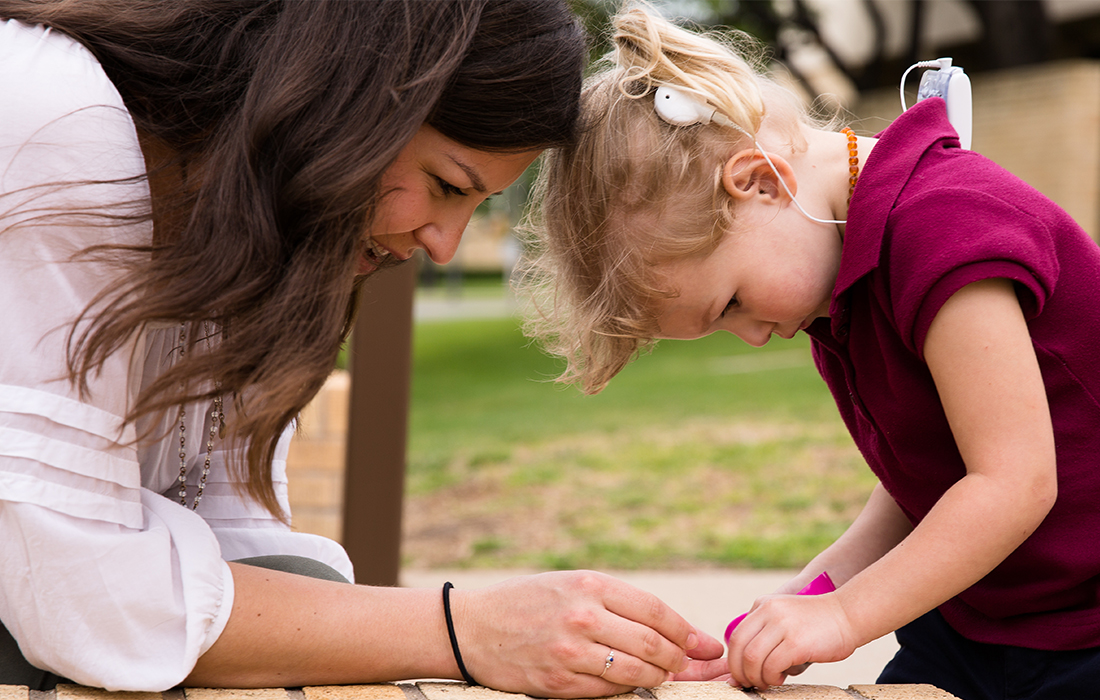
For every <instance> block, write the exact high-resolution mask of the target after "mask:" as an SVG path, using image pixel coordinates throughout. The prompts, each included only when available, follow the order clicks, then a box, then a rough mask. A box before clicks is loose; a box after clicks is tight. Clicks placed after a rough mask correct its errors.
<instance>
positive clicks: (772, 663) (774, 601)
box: [729, 593, 857, 688]
mask: <svg viewBox="0 0 1100 700" xmlns="http://www.w3.org/2000/svg"><path fill="white" fill-rule="evenodd" d="M855 639H856V635H855V634H853V632H852V629H851V625H850V623H849V621H848V618H847V616H846V615H845V613H844V609H843V607H842V606H841V605H840V601H839V600H838V599H837V596H836V595H835V594H831V593H830V594H826V595H820V596H793V595H779V596H765V597H763V598H760V599H759V600H757V601H756V604H755V605H753V609H752V611H751V612H750V613H749V615H748V617H746V618H745V619H744V620H742V622H741V624H739V625H738V626H737V629H736V630H735V631H734V633H733V635H732V636H731V637H730V640H729V670H730V682H731V683H733V684H734V685H738V686H741V687H744V688H748V687H766V686H769V685H779V684H781V683H783V681H784V680H786V678H787V676H788V675H789V673H791V672H794V671H795V667H800V666H804V665H805V664H809V663H815V662H824V661H840V660H841V659H845V658H847V657H848V656H850V655H851V654H852V652H853V651H855V649H856V646H857V645H856V642H855Z"/></svg>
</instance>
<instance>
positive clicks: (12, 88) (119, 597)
mask: <svg viewBox="0 0 1100 700" xmlns="http://www.w3.org/2000/svg"><path fill="white" fill-rule="evenodd" d="M144 172H145V165H144V161H143V159H142V155H141V150H140V147H139V145H138V141H137V135H136V133H135V130H134V125H133V122H132V120H131V118H130V115H129V113H128V112H127V111H126V108H125V106H124V105H123V102H122V99H121V97H120V96H119V94H118V92H117V91H116V89H115V87H114V86H113V85H112V84H111V82H110V81H109V80H108V78H107V76H106V75H105V73H104V72H103V70H102V68H101V67H100V66H99V64H98V63H97V62H96V60H95V59H94V58H93V57H92V55H91V54H90V53H89V52H88V51H87V50H86V49H84V48H83V47H82V46H81V45H80V44H78V43H76V42H74V41H73V40H71V39H69V38H68V37H66V36H64V35H62V34H60V33H58V32H53V31H51V30H49V29H45V28H42V27H30V26H27V25H25V24H21V23H18V22H15V21H7V22H3V21H0V621H2V622H3V624H4V626H5V627H7V629H8V630H9V631H10V632H11V634H12V635H13V636H14V637H15V639H16V640H17V641H18V642H19V645H20V648H21V649H22V651H23V653H24V655H25V656H26V657H27V659H28V660H29V661H30V662H31V663H32V664H34V665H35V666H38V667H39V668H43V669H46V670H49V671H52V672H54V673H56V674H58V675H61V676H64V677H66V678H70V679H72V680H74V681H77V682H79V683H83V684H86V685H91V686H97V687H103V688H107V689H109V690H146V691H159V690H165V689H168V688H171V687H173V686H175V685H178V684H179V683H180V682H181V681H183V679H184V678H185V677H186V676H187V675H188V674H189V673H190V671H191V669H192V668H193V667H194V665H195V662H196V660H197V659H198V657H199V656H200V655H201V654H202V653H203V652H205V651H206V650H207V649H209V648H210V646H211V645H212V644H213V643H214V641H215V640H217V638H218V635H219V634H221V632H222V630H223V629H224V627H225V624H226V621H227V619H228V617H229V614H230V611H231V610H232V606H233V579H232V576H231V573H230V570H229V567H228V566H227V565H226V563H225V562H226V561H228V560H233V559H238V558H242V557H248V556H257V555H264V554H297V555H301V556H307V557H311V558H314V559H317V560H319V561H322V562H325V563H327V564H329V565H330V566H333V567H334V568H336V569H337V570H338V571H340V572H341V573H342V574H343V575H345V576H346V577H348V578H349V579H352V578H353V574H352V569H351V563H350V561H349V560H348V557H347V555H346V553H345V552H344V550H343V549H342V548H341V547H340V546H339V545H337V544H336V543H335V542H332V541H331V540H327V539H324V538H321V537H317V536H314V535H308V534H304V533H295V532H292V531H291V530H290V529H289V528H288V527H287V526H285V525H283V524H282V523H280V522H279V521H278V520H276V519H275V518H273V517H272V516H271V515H270V514H269V513H268V512H267V511H266V510H264V509H263V508H262V507H260V506H259V505H257V504H255V503H254V502H251V501H249V500H247V499H243V498H241V497H239V496H238V494H237V492H236V490H235V489H234V484H233V481H232V477H231V473H230V471H229V470H228V469H227V468H226V455H225V454H223V453H221V452H219V451H218V450H217V447H216V443H215V450H214V452H213V455H212V459H211V464H210V474H209V477H208V479H207V483H206V487H205V491H204V494H203V497H202V501H201V503H200V504H199V506H198V510H197V511H194V512H193V511H192V510H191V509H190V508H189V507H188V508H183V507H181V506H180V503H179V496H178V495H177V492H178V490H179V488H178V484H177V478H178V475H179V458H178V456H177V453H178V451H179V433H178V427H176V428H175V429H173V424H174V423H175V421H176V416H175V415H172V416H167V417H166V418H165V422H164V425H162V426H159V427H158V429H156V430H154V431H153V432H152V433H151V434H152V435H155V436H157V437H158V438H159V437H160V436H164V437H163V439H159V441H155V442H152V443H145V442H141V443H137V444H135V441H134V437H135V436H136V435H137V434H138V432H137V429H136V428H135V427H134V426H132V425H128V426H123V423H122V416H124V415H126V413H127V407H128V406H130V405H132V402H133V401H134V399H135V397H136V396H137V394H138V392H139V391H140V389H141V387H142V386H143V385H145V384H147V383H148V382H150V381H152V380H153V379H154V378H155V377H156V376H157V375H158V374H159V373H160V372H162V371H163V370H164V369H165V368H166V367H168V366H170V364H171V362H172V359H173V357H174V353H173V350H174V349H175V348H176V346H177V344H178V342H177V341H178V327H175V326H173V327H164V328H155V329H151V330H149V331H147V332H145V333H144V334H142V335H141V336H140V337H137V338H135V339H134V340H133V341H131V342H130V343H128V344H127V345H125V346H124V347H123V348H121V349H120V350H119V351H117V352H115V353H114V354H113V355H112V356H111V357H110V358H109V359H108V360H107V361H106V362H105V363H104V365H103V367H102V371H100V372H99V373H92V374H91V375H90V376H89V385H88V392H87V394H86V395H84V396H81V395H80V392H79V391H78V390H77V389H76V388H74V387H73V386H72V385H71V384H70V383H69V381H68V380H67V379H66V378H65V377H66V348H67V346H68V333H69V332H70V330H71V329H72V324H73V322H74V320H75V319H76V318H77V316H78V315H79V314H80V313H81V312H82V311H83V310H84V309H85V307H86V306H87V305H88V304H89V303H90V302H91V301H92V300H93V299H95V298H96V296H97V295H98V294H99V293H100V292H102V291H104V290H112V289H114V288H115V287H116V286H117V272H116V271H115V270H113V269H112V268H111V267H110V266H109V265H108V264H107V263H105V262H102V261H100V262H93V261H87V260H84V261H80V262H76V261H73V260H71V259H70V258H71V256H72V255H73V254H74V253H76V252H78V251H80V250H82V249H84V248H85V247H87V246H89V245H92V244H96V243H104V242H114V243H120V242H123V243H124V242H143V241H148V240H149V238H150V236H151V232H152V229H151V226H150V225H149V224H148V223H145V224H141V225H129V226H104V225H103V223H102V219H100V220H96V218H95V217H94V216H92V217H89V216H84V217H81V216H79V215H77V214H73V212H89V213H94V212H96V211H103V210H104V208H105V206H106V205H108V204H110V203H117V202H122V201H131V202H134V201H136V202H140V203H143V204H145V205H147V200H148V196H149V194H148V188H147V185H146V184H145V182H144V181H142V180H140V179H139V180H137V181H134V182H132V183H131V184H126V185H120V184H110V185H96V184H80V185H73V184H66V183H88V182H94V181H100V182H102V181H107V180H117V179H119V178H133V177H136V176H140V175H142V174H143V173H144ZM59 213H65V214H64V215H63V216H61V215H59ZM209 412H210V407H209V406H188V407H187V411H186V415H187V417H188V424H187V430H186V434H187V435H188V436H189V440H188V444H187V450H186V452H187V460H188V466H189V468H188V482H189V488H188V505H190V503H191V501H192V500H193V498H194V494H195V491H196V482H197V480H198V478H199V475H200V474H201V472H202V468H203V462H204V459H205V453H206V450H205V435H206V432H207V430H208V426H209ZM230 419H231V418H230ZM141 427H142V428H143V427H144V426H141ZM290 434H291V433H290V431H289V430H288V432H287V433H286V434H285V435H284V436H283V439H282V441H281V442H280V446H279V450H278V453H277V455H276V459H275V461H274V462H273V464H272V475H273V480H274V482H275V488H276V493H277V495H278V497H279V501H280V503H281V504H282V505H283V508H284V510H286V512H288V513H289V508H288V506H287V499H286V464H285V456H286V452H287V447H288V445H289V441H290Z"/></svg>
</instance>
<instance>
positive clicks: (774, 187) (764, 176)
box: [722, 148, 798, 202]
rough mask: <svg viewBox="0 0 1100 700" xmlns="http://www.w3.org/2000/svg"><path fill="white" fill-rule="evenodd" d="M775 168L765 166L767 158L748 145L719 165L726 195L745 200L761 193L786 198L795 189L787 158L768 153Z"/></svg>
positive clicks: (785, 199)
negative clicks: (780, 177)
mask: <svg viewBox="0 0 1100 700" xmlns="http://www.w3.org/2000/svg"><path fill="white" fill-rule="evenodd" d="M768 157H769V158H771V160H772V163H774V164H775V170H772V166H771V165H768V161H767V160H765V158H764V156H763V155H761V153H760V151H758V150H756V149H754V148H750V149H745V150H743V151H741V152H739V153H735V154H733V155H732V156H730V158H729V160H727V161H726V163H725V165H723V166H722V186H723V187H724V188H725V190H726V192H727V193H728V194H729V196H731V197H733V198H734V199H735V200H737V201H748V200H750V199H752V198H754V197H757V196H764V197H767V198H769V199H771V200H773V201H776V202H787V201H790V199H791V196H793V195H794V194H795V193H796V192H797V191H798V183H797V182H796V181H795V177H794V170H792V169H791V166H790V164H789V163H787V161H785V160H783V159H782V158H780V157H779V156H777V155H775V154H774V153H769V154H768ZM776 171H779V174H780V175H782V177H783V182H784V183H786V185H787V187H788V188H790V194H788V193H787V190H785V189H784V188H783V184H782V183H780V182H779V177H778V176H777V175H776Z"/></svg>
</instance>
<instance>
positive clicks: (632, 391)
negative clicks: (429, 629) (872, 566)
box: [405, 319, 874, 568]
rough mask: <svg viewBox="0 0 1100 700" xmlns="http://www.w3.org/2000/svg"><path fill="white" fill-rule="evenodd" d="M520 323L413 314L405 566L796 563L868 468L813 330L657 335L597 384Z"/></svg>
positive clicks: (862, 482)
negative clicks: (595, 391)
mask: <svg viewBox="0 0 1100 700" xmlns="http://www.w3.org/2000/svg"><path fill="white" fill-rule="evenodd" d="M560 369H561V365H560V364H559V362H558V361H557V360H555V359H553V358H550V357H547V356H545V355H544V354H543V353H541V352H540V351H539V350H538V349H537V348H536V347H532V346H531V345H530V343H529V341H528V340H527V339H525V338H524V337H523V336H522V334H521V333H520V332H519V330H518V329H517V323H516V321H515V320H513V319H495V320H466V321H443V322H432V323H419V324H417V327H416V336H415V345H414V375H413V400H412V415H411V424H410V444H409V477H408V506H407V511H408V512H407V517H406V522H407V525H406V540H405V558H406V563H407V564H408V565H412V566H437V567H442V566H468V567H489V566H493V567H503V566H534V567H539V568H574V567H593V568H674V567H686V566H707V565H722V566H754V567H781V566H782V567H785V566H796V565H799V564H801V563H802V562H804V561H806V560H807V559H808V558H809V557H812V556H813V555H814V554H815V553H816V552H817V551H819V550H820V548H822V547H824V546H826V545H827V544H828V543H829V542H831V541H832V540H833V539H834V538H835V537H836V536H837V535H838V534H840V532H842V531H843V529H844V528H845V527H846V526H847V524H848V523H849V522H850V521H851V519H852V518H853V517H854V516H855V514H856V513H857V512H858V510H859V508H860V507H861V506H862V503H863V501H864V500H865V498H866V496H867V494H868V493H869V492H870V489H871V486H872V485H873V484H874V478H873V476H871V475H870V473H869V471H868V470H867V468H866V466H865V465H864V464H863V463H862V460H861V459H860V458H859V456H858V454H857V453H856V451H855V448H854V447H853V446H852V444H851V439H850V438H849V437H848V436H847V433H846V431H845V430H844V428H843V425H842V424H841V423H840V420H839V418H838V417H837V416H836V409H835V407H834V405H833V402H832V398H831V397H830V396H829V394H828V391H827V390H826V388H825V386H824V384H823V382H822V381H821V379H820V378H819V377H818V375H817V373H816V371H815V370H814V368H813V366H812V363H811V360H810V355H809V344H808V342H807V340H806V338H805V336H801V337H800V338H796V339H795V340H792V341H783V340H781V339H776V340H773V341H772V342H771V343H769V344H768V346H766V347H765V348H762V349H754V348H751V347H749V346H747V345H745V344H744V343H742V342H741V341H740V340H738V339H737V338H735V337H734V336H732V335H729V334H716V335H713V336H710V337H707V338H704V339H701V340H696V341H664V342H662V343H660V344H659V345H658V346H657V348H656V349H655V350H654V351H653V352H652V353H651V354H648V355H644V356H643V357H641V358H640V359H638V360H637V361H636V362H634V363H633V364H631V365H630V366H628V367H627V368H626V370H624V371H623V372H622V373H621V374H620V375H619V376H618V377H616V378H615V379H614V380H612V382H611V384H610V385H609V387H608V388H607V389H605V390H604V391H603V392H602V393H601V394H599V395H597V396H584V395H582V394H581V393H580V392H579V391H578V390H577V389H575V388H573V387H563V386H561V385H559V384H556V383H554V382H553V381H552V379H553V377H555V376H556V375H557V374H558V373H559V372H560Z"/></svg>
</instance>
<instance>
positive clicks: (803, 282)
mask: <svg viewBox="0 0 1100 700" xmlns="http://www.w3.org/2000/svg"><path fill="white" fill-rule="evenodd" d="M791 209H793V207H787V208H785V209H783V210H782V211H780V212H779V213H777V212H776V211H775V209H774V208H771V209H769V208H766V207H754V206H753V205H751V204H750V205H748V206H742V207H741V211H740V212H739V215H740V216H739V220H740V221H741V222H742V225H741V226H740V228H741V229H742V230H741V231H739V232H733V233H728V234H726V236H725V238H723V240H722V242H721V244H719V246H718V247H717V248H716V249H715V250H714V252H713V253H711V254H710V255H709V256H705V257H703V256H699V257H693V258H685V259H683V260H678V261H675V262H671V263H666V264H664V265H663V266H661V267H660V268H659V270H658V273H659V274H660V275H661V277H662V278H663V282H664V284H665V286H666V288H668V289H669V290H672V291H677V292H679V296H677V297H676V298H673V299H669V300H668V301H666V302H664V303H663V304H662V306H661V307H660V308H659V309H658V323H659V324H660V328H661V337H662V338H680V339H690V338H701V337H703V336H705V335H709V334H711V333H714V332H715V331H729V332H730V333H733V334H734V335H736V336H737V337H739V338H741V339H742V340H744V341H745V342H746V343H748V344H749V345H753V346H757V347H759V346H761V345H764V344H765V343H767V342H768V340H769V339H770V338H771V336H772V334H773V333H774V334H776V335H778V336H780V337H782V338H793V337H794V334H795V333H797V332H798V331H799V330H803V329H805V328H806V327H807V326H808V325H810V324H811V323H812V322H813V321H814V319H816V318H819V317H827V316H828V315H829V301H830V298H831V296H832V290H833V287H834V286H835V284H836V275H837V270H838V269H839V265H840V252H841V239H840V236H839V235H838V233H837V229H836V227H835V226H827V225H822V224H815V223H813V222H809V221H807V220H806V219H804V218H802V217H800V216H799V215H798V214H797V212H794V213H793V215H792V214H791V211H790V210H791Z"/></svg>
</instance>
